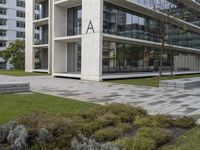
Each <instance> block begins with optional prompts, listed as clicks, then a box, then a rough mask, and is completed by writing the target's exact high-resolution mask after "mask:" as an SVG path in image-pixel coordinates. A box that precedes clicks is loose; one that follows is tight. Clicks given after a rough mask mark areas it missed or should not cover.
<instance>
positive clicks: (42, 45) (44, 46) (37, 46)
mask: <svg viewBox="0 0 200 150" xmlns="http://www.w3.org/2000/svg"><path fill="white" fill-rule="evenodd" d="M48 47H49V44H41V45H33V48H48Z"/></svg>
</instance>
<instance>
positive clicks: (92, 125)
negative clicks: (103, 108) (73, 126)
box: [79, 121, 101, 137]
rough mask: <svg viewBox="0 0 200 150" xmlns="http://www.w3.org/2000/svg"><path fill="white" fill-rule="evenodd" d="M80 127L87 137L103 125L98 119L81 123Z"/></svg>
mask: <svg viewBox="0 0 200 150" xmlns="http://www.w3.org/2000/svg"><path fill="white" fill-rule="evenodd" d="M79 129H80V130H81V132H82V133H83V134H84V135H86V136H87V137H89V136H91V135H92V134H93V133H94V132H95V131H97V130H99V129H101V125H100V124H99V123H98V122H97V121H93V122H87V123H81V124H79Z"/></svg>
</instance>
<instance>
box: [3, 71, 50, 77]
mask: <svg viewBox="0 0 200 150" xmlns="http://www.w3.org/2000/svg"><path fill="white" fill-rule="evenodd" d="M0 75H9V76H38V75H47V73H33V72H25V71H23V70H0Z"/></svg>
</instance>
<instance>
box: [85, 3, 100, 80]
mask: <svg viewBox="0 0 200 150" xmlns="http://www.w3.org/2000/svg"><path fill="white" fill-rule="evenodd" d="M102 20H103V0H82V71H81V76H82V77H81V79H82V80H94V81H101V80H102V28H103V25H102V24H103V21H102Z"/></svg>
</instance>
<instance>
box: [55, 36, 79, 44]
mask: <svg viewBox="0 0 200 150" xmlns="http://www.w3.org/2000/svg"><path fill="white" fill-rule="evenodd" d="M81 38H82V36H81V35H75V36H63V37H56V38H54V40H55V41H62V42H67V43H70V42H79V41H81Z"/></svg>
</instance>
